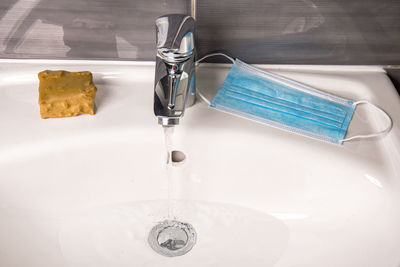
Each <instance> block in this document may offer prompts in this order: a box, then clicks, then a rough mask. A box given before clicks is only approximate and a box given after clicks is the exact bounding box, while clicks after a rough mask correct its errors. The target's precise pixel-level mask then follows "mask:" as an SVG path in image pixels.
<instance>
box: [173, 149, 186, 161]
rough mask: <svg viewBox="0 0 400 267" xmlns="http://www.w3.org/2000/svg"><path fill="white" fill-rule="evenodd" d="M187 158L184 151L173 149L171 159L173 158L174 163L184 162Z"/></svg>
mask: <svg viewBox="0 0 400 267" xmlns="http://www.w3.org/2000/svg"><path fill="white" fill-rule="evenodd" d="M185 159H186V155H185V153H183V152H182V151H179V150H173V151H172V152H171V160H172V163H179V162H183V161H184V160H185Z"/></svg>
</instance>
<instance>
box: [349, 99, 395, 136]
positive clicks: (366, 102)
mask: <svg viewBox="0 0 400 267" xmlns="http://www.w3.org/2000/svg"><path fill="white" fill-rule="evenodd" d="M359 104H369V105H371V106H373V107H374V108H375V109H377V110H379V111H381V112H382V113H383V114H385V115H386V117H387V118H388V119H389V125H388V126H387V127H386V128H385V129H384V130H382V131H380V132H377V133H373V134H360V135H355V136H351V137H348V138H345V139H342V140H341V141H342V142H346V141H350V140H354V139H362V138H371V137H377V136H380V135H384V134H387V133H388V132H389V131H390V130H391V129H392V126H393V121H392V118H391V117H390V116H389V114H387V113H386V111H384V110H383V109H381V108H380V107H377V106H375V105H374V104H372V103H371V102H368V101H367V100H360V101H357V102H354V105H356V106H357V105H359Z"/></svg>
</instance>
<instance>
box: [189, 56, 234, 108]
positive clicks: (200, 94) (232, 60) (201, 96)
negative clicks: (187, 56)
mask: <svg viewBox="0 0 400 267" xmlns="http://www.w3.org/2000/svg"><path fill="white" fill-rule="evenodd" d="M214 56H223V57H225V58H227V59H229V61H230V62H232V64H235V60H234V59H233V58H232V57H230V56H228V55H226V54H224V53H211V54H207V55H205V56H204V57H202V58H200V59H199V60H197V61H196V66H198V65H199V64H200V63H201V62H202V61H203V60H204V59H206V58H209V57H214ZM196 91H197V94H198V95H199V96H200V98H201V99H202V100H203V101H204V102H206V103H207V104H208V105H210V104H211V102H210V100H208V99H207V98H206V97H205V96H204V95H203V93H202V92H201V91H200V90H199V88H196Z"/></svg>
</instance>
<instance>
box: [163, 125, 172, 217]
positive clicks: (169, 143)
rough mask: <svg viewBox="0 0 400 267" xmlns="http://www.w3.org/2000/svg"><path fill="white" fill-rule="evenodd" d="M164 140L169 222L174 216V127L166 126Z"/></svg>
mask: <svg viewBox="0 0 400 267" xmlns="http://www.w3.org/2000/svg"><path fill="white" fill-rule="evenodd" d="M163 129H164V139H165V149H166V152H167V154H166V164H165V170H166V176H167V183H168V196H167V198H168V199H167V202H168V215H167V218H168V220H171V219H172V218H173V216H174V214H173V199H172V198H173V193H174V192H173V188H174V184H173V180H174V179H173V170H172V147H173V142H172V139H173V134H174V127H173V126H170V127H168V126H164V127H163Z"/></svg>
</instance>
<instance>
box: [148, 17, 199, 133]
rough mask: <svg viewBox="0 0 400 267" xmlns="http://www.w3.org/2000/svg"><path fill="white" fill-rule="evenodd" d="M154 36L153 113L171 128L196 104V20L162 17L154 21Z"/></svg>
mask: <svg viewBox="0 0 400 267" xmlns="http://www.w3.org/2000/svg"><path fill="white" fill-rule="evenodd" d="M156 33H157V57H156V71H155V81H154V114H155V115H156V116H157V118H158V123H159V124H161V125H163V126H173V125H177V124H179V119H180V118H182V116H183V114H184V112H185V108H186V107H188V106H191V105H193V104H194V102H195V96H196V92H195V61H194V57H195V43H194V41H195V21H194V19H193V18H192V17H190V16H187V15H178V14H172V15H165V16H162V17H159V18H158V19H157V20H156Z"/></svg>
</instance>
